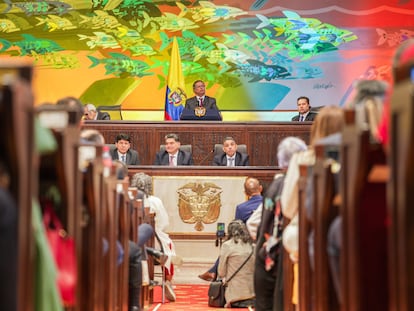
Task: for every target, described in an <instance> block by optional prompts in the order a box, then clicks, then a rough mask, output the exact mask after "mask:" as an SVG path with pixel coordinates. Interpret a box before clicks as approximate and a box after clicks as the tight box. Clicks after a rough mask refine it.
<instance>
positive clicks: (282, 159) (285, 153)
mask: <svg viewBox="0 0 414 311" xmlns="http://www.w3.org/2000/svg"><path fill="white" fill-rule="evenodd" d="M306 149H308V147H307V146H306V143H305V142H304V141H303V140H302V139H300V138H298V137H293V136H290V137H286V138H284V139H283V140H282V141H281V142H280V143H279V146H278V147H277V162H278V164H279V166H280V167H281V168H287V167H288V165H289V162H290V159H291V158H292V156H293V154H295V153H296V152H299V151H304V150H306Z"/></svg>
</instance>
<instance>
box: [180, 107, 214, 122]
mask: <svg viewBox="0 0 414 311" xmlns="http://www.w3.org/2000/svg"><path fill="white" fill-rule="evenodd" d="M180 120H187V121H222V117H221V114H220V112H219V111H218V110H216V109H206V108H204V107H197V108H196V109H195V110H192V109H185V108H184V110H183V112H182V113H181V116H180Z"/></svg>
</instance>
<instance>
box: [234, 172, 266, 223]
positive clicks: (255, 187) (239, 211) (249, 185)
mask: <svg viewBox="0 0 414 311" xmlns="http://www.w3.org/2000/svg"><path fill="white" fill-rule="evenodd" d="M262 191H263V187H262V185H261V184H260V181H259V180H258V179H257V178H253V177H248V178H246V181H245V182H244V193H245V194H246V195H247V197H248V200H247V201H245V202H243V203H240V204H239V205H237V206H236V215H235V217H234V218H235V219H240V220H242V221H243V222H244V223H246V221H247V219H249V218H250V216H251V215H252V214H253V212H254V211H255V210H256V209H257V207H258V206H259V205H260V204H262V202H263V197H262Z"/></svg>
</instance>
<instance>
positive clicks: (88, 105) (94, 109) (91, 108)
mask: <svg viewBox="0 0 414 311" xmlns="http://www.w3.org/2000/svg"><path fill="white" fill-rule="evenodd" d="M85 107H86V109H88V111H96V107H95V105H94V104H87V105H86V106H85Z"/></svg>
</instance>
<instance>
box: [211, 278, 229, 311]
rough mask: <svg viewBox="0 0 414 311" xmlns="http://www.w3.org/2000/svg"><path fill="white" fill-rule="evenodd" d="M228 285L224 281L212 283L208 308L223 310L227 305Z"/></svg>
mask: <svg viewBox="0 0 414 311" xmlns="http://www.w3.org/2000/svg"><path fill="white" fill-rule="evenodd" d="M226 287H227V285H226V284H224V283H223V282H222V280H217V281H213V282H210V286H209V288H208V306H209V307H216V308H223V307H224V305H225V304H226V298H225V292H226Z"/></svg>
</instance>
